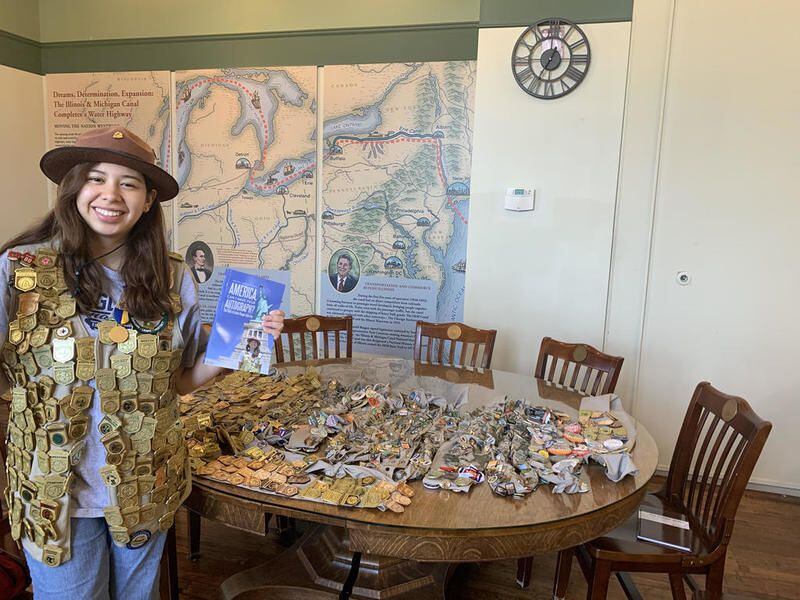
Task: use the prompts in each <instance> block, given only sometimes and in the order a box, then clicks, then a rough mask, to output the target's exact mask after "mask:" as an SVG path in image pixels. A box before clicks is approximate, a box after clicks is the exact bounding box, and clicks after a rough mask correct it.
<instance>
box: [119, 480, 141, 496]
mask: <svg viewBox="0 0 800 600" xmlns="http://www.w3.org/2000/svg"><path fill="white" fill-rule="evenodd" d="M138 494H139V486H138V485H137V483H136V481H135V478H134V481H126V482H124V483H120V484H119V485H118V486H117V496H118V497H119V498H122V499H126V500H127V499H129V498H135V497H136V496H137V495H138Z"/></svg>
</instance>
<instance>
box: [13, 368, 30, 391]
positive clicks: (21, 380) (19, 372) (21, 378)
mask: <svg viewBox="0 0 800 600" xmlns="http://www.w3.org/2000/svg"><path fill="white" fill-rule="evenodd" d="M27 383H28V377H27V376H26V375H25V367H23V366H22V365H21V364H20V365H17V366H16V367H14V384H15V385H18V386H21V387H25V385H26V384H27Z"/></svg>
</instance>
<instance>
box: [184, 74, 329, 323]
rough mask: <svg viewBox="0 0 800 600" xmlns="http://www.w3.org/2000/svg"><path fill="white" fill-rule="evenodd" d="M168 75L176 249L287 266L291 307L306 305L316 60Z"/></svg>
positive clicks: (217, 259)
mask: <svg viewBox="0 0 800 600" xmlns="http://www.w3.org/2000/svg"><path fill="white" fill-rule="evenodd" d="M175 78H176V79H175V81H176V84H175V85H176V88H175V93H176V98H175V107H176V117H175V123H176V131H175V140H176V141H175V144H176V147H175V150H176V152H175V155H176V178H177V179H178V183H179V184H180V186H181V193H180V194H179V196H178V197H177V198H176V201H175V202H176V210H177V213H178V214H177V223H178V231H177V236H176V238H177V240H178V242H177V251H178V252H180V253H181V254H183V255H187V252H188V251H189V250H190V249H192V250H193V251H194V249H195V248H197V247H198V244H200V243H203V244H205V246H204V248H207V249H210V253H211V255H212V257H213V263H214V264H217V265H220V264H221V265H234V266H239V267H247V268H255V269H262V270H264V269H269V270H284V271H291V294H290V298H289V305H290V307H291V310H292V312H293V313H294V314H308V313H311V312H314V295H315V283H314V279H315V278H314V261H315V249H316V245H315V233H316V224H315V218H316V187H315V181H316V179H315V177H316V142H315V130H316V120H317V117H316V106H317V89H316V87H317V85H316V81H317V69H316V67H290V68H247V69H215V70H200V71H182V72H177V73H176V74H175ZM187 258H188V257H187ZM217 279H219V278H218V277H217V276H216V273H215V274H214V276H213V277H212V278H211V280H212V281H213V280H217ZM201 288H202V285H201ZM201 291H202V290H201Z"/></svg>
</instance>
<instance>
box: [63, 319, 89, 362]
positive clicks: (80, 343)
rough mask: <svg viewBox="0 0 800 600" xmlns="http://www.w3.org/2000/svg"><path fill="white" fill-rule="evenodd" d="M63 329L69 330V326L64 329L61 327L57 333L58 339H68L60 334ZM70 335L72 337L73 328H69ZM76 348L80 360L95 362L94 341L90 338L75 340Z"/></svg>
mask: <svg viewBox="0 0 800 600" xmlns="http://www.w3.org/2000/svg"><path fill="white" fill-rule="evenodd" d="M62 329H67V325H64V326H63V327H59V328H58V330H57V331H56V336H57V337H68V336H61V335H59V333H60V332H61V330H62ZM69 335H72V328H71V327H70V328H69ZM75 346H76V348H77V353H78V360H79V361H83V362H94V339H93V338H90V337H85V338H80V339H78V340H75Z"/></svg>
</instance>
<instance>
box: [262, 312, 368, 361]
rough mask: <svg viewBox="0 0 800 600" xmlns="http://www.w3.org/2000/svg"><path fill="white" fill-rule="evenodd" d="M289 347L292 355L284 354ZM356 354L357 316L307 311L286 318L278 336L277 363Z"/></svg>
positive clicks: (276, 347) (276, 345) (289, 353)
mask: <svg viewBox="0 0 800 600" xmlns="http://www.w3.org/2000/svg"><path fill="white" fill-rule="evenodd" d="M284 336H286V338H287V343H286V345H284V343H283V338H284ZM295 340H297V341H295ZM342 346H344V348H342ZM285 350H286V351H288V353H287V354H288V358H286V357H285V356H284V351H285ZM320 350H321V352H320ZM343 351H344V356H342V352H343ZM352 356H353V317H323V316H320V315H306V316H305V317H299V318H297V319H286V320H285V321H284V323H283V333H282V334H281V336H280V337H278V338H275V362H276V363H283V362H294V361H300V360H317V359H320V358H322V359H325V358H343V357H344V358H350V357H352Z"/></svg>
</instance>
